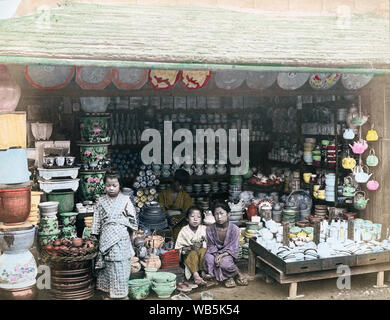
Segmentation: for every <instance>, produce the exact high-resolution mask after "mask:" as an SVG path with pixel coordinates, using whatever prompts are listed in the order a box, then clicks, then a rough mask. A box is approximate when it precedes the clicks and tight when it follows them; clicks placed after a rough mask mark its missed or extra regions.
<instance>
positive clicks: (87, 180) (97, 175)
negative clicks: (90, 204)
mask: <svg viewBox="0 0 390 320" xmlns="http://www.w3.org/2000/svg"><path fill="white" fill-rule="evenodd" d="M104 174H105V172H104V171H97V172H80V191H81V197H82V199H83V200H95V198H96V197H98V196H100V195H101V194H104V193H105V186H104ZM68 211H71V210H68Z"/></svg>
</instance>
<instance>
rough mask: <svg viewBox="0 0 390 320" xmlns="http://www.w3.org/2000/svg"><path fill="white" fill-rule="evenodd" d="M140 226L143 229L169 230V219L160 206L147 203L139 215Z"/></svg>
mask: <svg viewBox="0 0 390 320" xmlns="http://www.w3.org/2000/svg"><path fill="white" fill-rule="evenodd" d="M139 224H140V226H141V227H143V228H147V229H155V230H162V229H166V228H168V223H167V218H166V215H165V214H164V212H163V211H162V208H161V206H160V204H159V203H158V202H156V201H152V202H147V203H146V205H145V206H144V207H143V208H142V210H141V212H140V214H139Z"/></svg>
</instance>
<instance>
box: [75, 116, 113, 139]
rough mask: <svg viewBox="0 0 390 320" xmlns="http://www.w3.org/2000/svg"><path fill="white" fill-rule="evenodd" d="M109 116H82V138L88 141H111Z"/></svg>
mask: <svg viewBox="0 0 390 320" xmlns="http://www.w3.org/2000/svg"><path fill="white" fill-rule="evenodd" d="M108 119H109V117H80V132H81V140H82V141H88V142H109V141H110V137H109V136H108Z"/></svg>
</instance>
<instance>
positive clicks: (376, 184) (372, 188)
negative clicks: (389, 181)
mask: <svg viewBox="0 0 390 320" xmlns="http://www.w3.org/2000/svg"><path fill="white" fill-rule="evenodd" d="M366 186H367V189H368V190H370V191H375V190H378V188H379V182H378V181H376V180H374V179H372V180H370V181H368V182H367V184H366Z"/></svg>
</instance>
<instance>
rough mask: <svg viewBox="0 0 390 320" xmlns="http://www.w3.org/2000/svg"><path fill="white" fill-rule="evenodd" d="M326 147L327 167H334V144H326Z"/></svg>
mask: <svg viewBox="0 0 390 320" xmlns="http://www.w3.org/2000/svg"><path fill="white" fill-rule="evenodd" d="M326 148H327V158H326V160H327V163H328V167H329V168H332V169H333V168H335V167H336V152H337V150H336V146H335V145H334V143H332V144H329V145H327V146H326Z"/></svg>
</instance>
